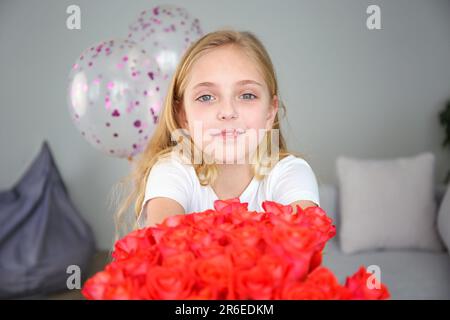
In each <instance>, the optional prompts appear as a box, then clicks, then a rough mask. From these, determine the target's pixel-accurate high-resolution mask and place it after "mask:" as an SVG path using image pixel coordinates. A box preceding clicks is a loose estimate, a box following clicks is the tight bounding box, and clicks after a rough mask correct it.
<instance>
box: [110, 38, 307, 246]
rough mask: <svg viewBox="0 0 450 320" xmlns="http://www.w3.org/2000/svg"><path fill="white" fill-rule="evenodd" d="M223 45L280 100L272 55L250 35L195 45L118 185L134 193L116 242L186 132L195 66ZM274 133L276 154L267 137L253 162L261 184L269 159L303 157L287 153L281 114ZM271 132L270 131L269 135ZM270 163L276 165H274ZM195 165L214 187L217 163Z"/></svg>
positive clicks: (118, 217)
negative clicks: (245, 60) (239, 53)
mask: <svg viewBox="0 0 450 320" xmlns="http://www.w3.org/2000/svg"><path fill="white" fill-rule="evenodd" d="M224 45H234V46H235V47H237V48H239V49H242V50H244V52H245V53H246V54H247V55H248V56H249V57H250V58H252V59H253V61H254V62H255V63H256V64H257V65H258V66H259V68H260V71H261V72H262V75H263V77H264V80H265V82H266V84H267V87H268V88H269V91H270V92H269V93H270V96H271V97H272V98H273V96H274V95H277V96H278V97H279V92H278V82H277V79H276V74H275V70H274V67H273V64H272V61H271V59H270V57H269V54H268V53H267V51H266V49H265V48H264V46H263V44H262V43H261V41H260V40H259V39H258V38H257V37H256V36H255V35H254V34H252V33H251V32H248V31H235V30H232V29H221V30H218V31H215V32H211V33H208V34H206V35H204V36H203V37H201V38H200V39H198V40H197V41H196V42H195V43H193V44H192V45H191V46H190V47H189V48H188V49H187V51H186V52H185V53H184V55H183V56H182V57H181V61H180V62H179V64H178V66H177V69H176V70H175V73H174V75H173V77H172V80H171V83H170V85H169V88H168V91H167V92H168V93H167V95H166V97H165V100H164V106H163V109H162V110H161V115H160V118H159V121H158V124H157V126H156V128H155V130H154V133H153V135H152V137H151V139H150V141H149V142H148V144H147V146H146V149H145V150H144V151H143V152H142V153H141V154H140V155H139V157H138V158H136V159H134V160H133V162H132V164H133V168H132V172H131V174H130V175H128V176H127V177H125V178H124V179H122V180H121V181H120V182H119V183H118V185H117V186H119V185H124V184H127V183H128V184H129V183H130V182H131V184H132V191H131V192H130V193H129V194H128V196H127V197H126V199H124V201H122V203H121V205H120V206H119V208H118V210H117V212H116V214H115V223H116V239H115V240H117V239H119V238H120V236H121V234H122V233H121V232H123V234H126V233H128V232H130V231H131V230H129V227H130V226H126V223H125V221H124V220H125V218H124V216H125V213H126V211H127V210H128V209H129V208H130V206H131V204H132V203H133V202H134V211H135V214H134V218H133V219H132V229H133V230H134V229H137V228H138V224H137V221H138V219H139V214H140V212H141V208H142V205H143V200H144V193H145V187H146V184H147V177H148V174H149V172H150V170H151V169H152V167H153V165H154V164H155V163H156V162H157V161H158V160H159V159H160V158H161V157H164V156H167V155H169V154H170V152H171V151H172V150H173V149H174V147H175V146H176V145H177V143H178V142H177V141H173V140H172V139H171V133H172V132H174V131H175V130H180V129H182V128H183V127H182V126H181V125H180V123H179V121H180V119H181V118H180V116H181V115H182V113H183V112H184V110H183V106H182V102H183V97H184V92H185V89H186V82H187V76H188V74H189V71H190V70H191V68H192V65H193V64H194V62H195V61H197V59H198V58H199V57H201V56H202V55H203V54H205V53H207V52H208V51H210V50H213V49H214V48H218V47H221V46H224ZM280 109H281V110H283V116H285V115H286V108H285V106H284V104H283V103H282V102H281V100H279V111H280ZM279 111H278V113H279ZM273 129H277V130H278V133H279V135H278V149H277V154H271V153H270V150H272V148H271V139H270V136H269V135H268V134H267V133H266V135H265V138H263V139H262V142H261V143H260V144H259V145H258V147H257V152H255V155H256V157H257V158H256V159H255V161H254V162H252V163H253V164H252V170H253V173H254V176H255V177H256V179H258V180H261V179H263V178H264V176H265V174H263V173H261V172H262V169H263V162H264V161H265V160H267V158H268V157H269V158H271V159H273V157H277V161H279V160H281V159H283V158H284V157H286V156H288V155H291V154H292V155H295V156H297V157H303V156H302V155H300V154H299V153H295V152H289V151H288V150H287V147H286V142H285V139H284V138H283V135H282V133H281V128H280V122H279V117H278V114H277V115H276V116H275V119H274V123H273V126H272V130H273ZM272 130H268V132H270V131H272ZM189 143H190V146H194V143H193V141H192V139H191V141H189ZM191 159H192V158H191ZM270 163H272V164H273V161H272V162H270ZM192 165H193V166H194V168H195V172H196V174H197V176H198V178H199V181H200V183H201V184H202V185H208V184H212V183H213V182H214V181H215V179H216V178H217V173H218V170H217V165H216V164H215V163H212V164H210V163H209V164H208V163H205V162H204V161H201V163H199V164H192ZM269 169H270V168H269Z"/></svg>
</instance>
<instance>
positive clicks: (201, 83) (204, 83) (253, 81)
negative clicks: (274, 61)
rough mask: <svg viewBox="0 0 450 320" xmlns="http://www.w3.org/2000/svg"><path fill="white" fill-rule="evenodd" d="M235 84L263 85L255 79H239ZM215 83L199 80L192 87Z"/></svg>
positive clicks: (211, 85)
mask: <svg viewBox="0 0 450 320" xmlns="http://www.w3.org/2000/svg"><path fill="white" fill-rule="evenodd" d="M236 84H237V85H245V84H256V85H258V86H261V87H262V86H263V85H262V84H261V83H259V82H257V81H255V80H241V81H238V82H236ZM215 86H216V84H215V83H213V82H200V83H197V84H196V85H195V86H194V87H193V88H192V89H196V88H198V87H215Z"/></svg>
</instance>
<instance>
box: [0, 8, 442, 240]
mask: <svg viewBox="0 0 450 320" xmlns="http://www.w3.org/2000/svg"><path fill="white" fill-rule="evenodd" d="M165 2H166V1H145V0H139V1H106V0H104V1H103V0H102V1H100V0H97V1H76V0H73V1H56V0H53V1H51V0H43V1H24V0H19V1H18V0H14V1H12V0H1V1H0V71H1V75H0V97H1V100H0V101H1V117H0V150H1V154H2V156H1V158H0V189H7V188H9V187H11V186H12V185H13V183H14V182H15V181H16V180H17V179H18V178H19V177H20V176H21V174H22V173H23V171H24V170H25V168H26V167H27V166H28V165H29V163H30V162H31V160H32V159H33V157H34V156H35V155H36V154H37V152H38V151H39V149H40V146H41V143H42V141H43V140H44V139H47V140H48V141H49V143H50V146H51V148H52V150H53V152H54V156H55V159H56V162H57V164H58V165H59V168H60V171H61V173H62V175H63V178H64V180H65V182H66V184H67V186H68V189H69V191H70V195H71V197H72V199H73V201H74V203H75V205H76V206H77V207H78V208H79V210H80V211H81V212H82V214H83V215H84V217H85V218H86V219H87V221H88V222H89V223H90V224H91V225H92V227H93V229H94V230H95V232H96V236H97V241H98V245H99V247H101V248H109V246H110V245H111V243H112V237H113V230H114V225H113V219H112V214H113V210H112V209H111V208H110V207H109V206H108V195H109V193H110V191H111V187H112V186H113V184H114V183H116V182H117V181H118V180H119V179H120V178H121V177H123V176H124V175H126V174H127V173H128V170H129V164H128V162H127V161H126V160H120V159H116V158H111V157H109V156H106V155H104V154H102V153H100V152H98V151H96V150H95V149H94V148H92V147H90V145H89V144H88V143H87V142H86V141H85V140H84V139H83V138H82V136H81V135H80V134H79V132H78V131H77V129H76V128H75V126H74V125H73V124H72V122H71V120H70V117H69V113H68V111H67V105H66V87H67V77H68V73H69V69H70V67H71V65H72V64H73V63H74V61H75V59H76V58H77V57H78V55H79V54H80V53H81V51H82V50H84V49H85V48H87V47H89V46H91V45H92V44H95V43H97V42H99V41H100V40H104V39H110V38H117V37H125V36H126V35H127V28H128V24H129V23H130V22H131V21H133V20H134V19H135V17H136V16H137V15H138V14H139V13H140V11H141V10H144V9H147V8H149V7H152V6H153V5H156V4H160V3H165ZM277 2H278V4H276V2H275V1H257V0H250V1H220V2H219V1H215V2H214V4H211V3H212V1H207V0H195V1H170V2H168V3H172V4H179V5H182V6H184V7H185V8H186V9H188V11H189V12H190V13H191V14H192V15H194V16H196V17H198V18H199V19H200V22H201V25H202V27H203V30H204V31H205V32H209V31H213V30H215V29H217V28H219V27H223V26H233V27H236V28H238V29H248V30H251V31H253V32H255V33H256V34H257V35H258V36H259V37H260V38H261V39H262V40H263V42H264V43H265V45H266V47H267V49H268V50H269V52H270V54H271V56H272V59H273V61H274V63H275V66H276V69H277V73H278V78H279V82H280V87H281V94H282V98H283V99H284V101H285V103H286V105H287V108H288V119H289V125H290V126H285V128H284V129H285V130H284V131H285V134H286V136H287V140H288V143H289V145H290V147H291V148H292V149H293V150H296V151H300V152H303V153H306V154H307V156H308V159H309V162H310V164H311V165H312V167H313V169H314V171H315V172H316V174H317V176H318V179H319V182H320V183H336V173H335V166H334V165H335V159H336V157H337V156H338V155H349V156H355V157H367V158H369V157H371V158H374V157H376V158H385V157H398V156H410V155H414V154H416V153H419V152H422V151H426V150H428V151H431V152H433V153H434V154H435V155H436V157H437V168H436V179H439V180H441V179H442V178H443V176H444V173H445V172H446V170H447V169H448V168H449V163H450V156H449V152H448V151H444V150H442V149H441V146H440V144H441V141H442V140H443V138H444V133H443V130H442V128H440V127H439V125H438V122H437V113H438V111H439V110H440V109H441V108H443V105H444V102H445V100H446V99H448V98H450V1H446V0H434V1H425V0H422V1H418V0H416V1H411V0H395V1H352V0H345V1H334V0H329V1H324V0H321V1H317V0H314V1H313V0H309V1H306V0H305V1H298V0H295V1H293V0H292V1H287V0H283V1H277ZM70 4H77V5H79V6H80V7H81V11H82V14H81V19H82V29H81V30H79V31H71V30H67V29H66V27H65V20H66V17H67V15H66V13H65V12H66V7H67V6H68V5H70ZM369 4H379V5H380V6H381V10H382V14H381V18H382V28H383V29H382V30H378V31H369V30H367V28H366V27H365V20H366V13H365V11H366V8H367V6H368V5H369Z"/></svg>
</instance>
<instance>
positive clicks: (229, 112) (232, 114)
mask: <svg viewBox="0 0 450 320" xmlns="http://www.w3.org/2000/svg"><path fill="white" fill-rule="evenodd" d="M217 116H218V118H219V120H229V119H237V118H238V114H237V112H236V109H235V108H234V107H233V106H232V105H231V103H226V104H225V105H223V106H221V107H220V108H219V111H218V113H217Z"/></svg>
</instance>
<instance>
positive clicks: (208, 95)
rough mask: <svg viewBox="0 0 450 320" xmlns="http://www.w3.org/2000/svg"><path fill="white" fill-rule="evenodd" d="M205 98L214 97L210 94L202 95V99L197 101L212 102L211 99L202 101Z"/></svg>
mask: <svg viewBox="0 0 450 320" xmlns="http://www.w3.org/2000/svg"><path fill="white" fill-rule="evenodd" d="M204 97H211V98H212V95H210V94H204V95H202V96H200V97H198V98H197V99H196V100H198V101H200V102H211V99H206V100H205V99H202V98H204Z"/></svg>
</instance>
